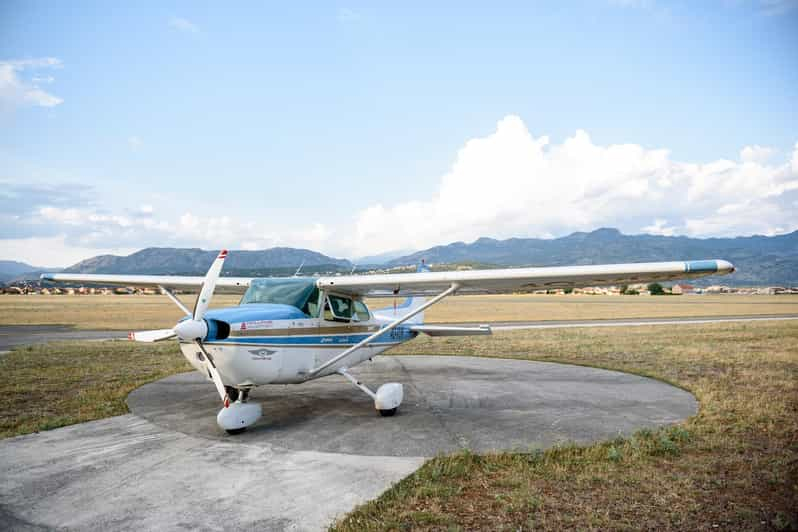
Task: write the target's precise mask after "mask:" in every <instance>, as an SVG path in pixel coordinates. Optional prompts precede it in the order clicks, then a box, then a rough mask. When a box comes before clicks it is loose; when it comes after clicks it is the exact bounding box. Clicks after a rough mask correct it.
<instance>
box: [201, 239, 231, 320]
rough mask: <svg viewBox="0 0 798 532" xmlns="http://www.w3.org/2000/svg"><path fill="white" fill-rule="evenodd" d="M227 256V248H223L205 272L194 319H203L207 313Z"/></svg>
mask: <svg viewBox="0 0 798 532" xmlns="http://www.w3.org/2000/svg"><path fill="white" fill-rule="evenodd" d="M226 258H227V250H226V249H223V250H222V251H220V252H219V256H218V257H216V260H215V261H213V264H211V267H210V268H209V269H208V273H206V274H205V281H203V283H202V288H201V289H200V293H199V295H198V296H197V301H196V302H195V303H194V315H193V317H192V318H193V319H194V320H197V321H198V320H201V319H202V317H203V316H204V315H205V311H206V310H208V306H209V305H210V304H211V298H212V297H213V290H214V289H215V288H216V281H217V280H218V279H219V274H220V273H222V266H223V265H224V259H226Z"/></svg>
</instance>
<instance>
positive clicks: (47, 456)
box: [0, 356, 697, 530]
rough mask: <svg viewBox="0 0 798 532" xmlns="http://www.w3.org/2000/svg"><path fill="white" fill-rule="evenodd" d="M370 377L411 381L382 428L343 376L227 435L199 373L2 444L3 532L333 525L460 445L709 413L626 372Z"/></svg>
mask: <svg viewBox="0 0 798 532" xmlns="http://www.w3.org/2000/svg"><path fill="white" fill-rule="evenodd" d="M355 372H356V373H357V375H358V376H359V377H360V378H361V379H362V380H363V381H364V382H366V383H368V384H371V385H374V386H375V387H376V385H379V384H382V383H383V382H389V381H396V382H402V383H404V384H405V402H404V403H403V404H402V407H401V408H400V412H399V414H397V416H395V417H393V418H381V417H379V416H378V415H377V414H376V413H375V412H374V410H373V406H372V404H371V401H370V399H369V398H368V397H366V396H365V395H363V394H362V392H360V391H358V390H356V389H354V388H352V387H351V385H350V384H349V383H348V382H346V381H345V380H343V378H337V377H329V378H325V379H320V380H318V381H313V382H310V383H306V384H304V385H301V386H273V387H263V388H259V389H257V390H255V391H254V392H253V394H252V400H255V401H259V402H262V403H263V406H264V417H263V418H262V419H261V420H260V421H259V422H258V423H257V424H256V425H255V426H253V427H251V428H250V430H248V431H247V432H246V433H244V434H241V435H238V436H228V435H227V434H226V433H224V432H223V431H221V430H220V429H219V428H218V427H216V423H215V414H216V412H217V411H218V409H219V400H218V396H216V395H215V393H216V392H215V390H214V388H213V385H212V384H210V383H208V382H205V381H204V380H203V378H202V376H201V375H199V374H198V373H188V374H182V375H176V376H173V377H168V378H167V379H163V380H161V381H158V382H156V383H152V384H149V385H146V386H143V387H142V388H139V389H138V390H136V391H134V392H133V393H132V394H131V395H130V397H129V399H128V403H129V406H130V407H131V410H132V412H133V414H131V415H126V416H119V417H115V418H110V419H105V420H100V421H95V422H90V423H84V424H81V425H75V426H71V427H65V428H62V429H57V430H52V431H46V432H42V433H39V434H32V435H28V436H20V437H17V438H10V439H6V440H2V441H0V523H4V524H0V528H3V527H6V528H13V529H23V530H24V529H31V530H36V529H38V527H46V528H53V527H66V528H70V529H80V530H107V529H117V530H119V529H123V530H133V529H135V530H145V529H160V530H168V529H178V528H188V529H198V530H218V529H232V528H235V529H251V530H256V529H257V530H320V529H324V528H326V527H327V526H329V524H330V523H331V522H332V521H333V520H334V519H335V518H336V517H339V516H343V515H345V514H346V513H347V512H349V511H350V510H351V509H352V508H354V507H355V506H356V505H357V504H360V503H362V502H365V501H367V500H370V499H373V498H375V497H377V496H378V495H379V494H380V493H382V492H383V491H384V490H385V489H387V488H388V487H390V485H391V484H393V483H395V482H396V481H398V480H400V479H401V478H403V477H405V476H406V475H408V474H410V473H411V472H413V471H414V470H415V469H416V468H418V467H419V466H420V465H421V464H422V463H423V461H424V458H421V456H433V455H435V454H437V453H439V452H450V451H455V450H457V449H461V448H469V449H472V450H474V451H479V452H485V451H490V450H502V449H512V450H529V449H533V448H544V447H548V446H550V445H553V444H555V443H558V442H564V441H576V442H580V443H587V442H590V441H595V440H602V439H607V438H611V437H614V436H616V435H618V434H629V433H631V432H633V431H634V430H636V429H638V428H642V427H657V426H662V425H667V424H671V423H675V422H678V421H679V420H682V419H684V418H686V417H689V416H690V415H693V414H694V413H695V412H696V408H697V404H696V402H695V399H694V398H693V396H692V395H690V394H689V393H687V392H685V391H683V390H680V389H677V388H674V387H672V386H669V385H667V384H664V383H661V382H659V381H655V380H651V379H645V378H641V377H637V376H634V375H628V374H625V373H618V372H611V371H604V370H596V369H591V368H583V367H579V366H567V365H560V364H549V363H540V362H526V361H513V360H501V359H480V358H468V357H420V356H419V357H378V358H377V359H375V361H374V362H372V363H366V364H364V365H363V366H359V367H357V368H356V369H355Z"/></svg>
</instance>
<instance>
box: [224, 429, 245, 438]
mask: <svg viewBox="0 0 798 532" xmlns="http://www.w3.org/2000/svg"><path fill="white" fill-rule="evenodd" d="M245 430H247V428H246V427H242V428H240V429H227V430H225V432H226V433H228V434H229V435H230V436H235V435H236V434H241V433H242V432H244V431H245Z"/></svg>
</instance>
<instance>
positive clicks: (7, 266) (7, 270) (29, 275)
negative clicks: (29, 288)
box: [0, 260, 60, 283]
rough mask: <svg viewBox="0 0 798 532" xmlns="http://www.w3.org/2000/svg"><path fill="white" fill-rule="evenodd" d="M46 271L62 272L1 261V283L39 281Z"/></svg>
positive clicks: (13, 261) (56, 269)
mask: <svg viewBox="0 0 798 532" xmlns="http://www.w3.org/2000/svg"><path fill="white" fill-rule="evenodd" d="M44 271H50V272H55V271H60V268H42V267H41V266H31V265H30V264H27V263H25V262H17V261H15V260H0V283H8V282H12V281H23V280H30V279H38V277H39V274H40V273H41V272H44Z"/></svg>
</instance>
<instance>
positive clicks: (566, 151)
mask: <svg viewBox="0 0 798 532" xmlns="http://www.w3.org/2000/svg"><path fill="white" fill-rule="evenodd" d="M774 153H775V152H774V150H771V149H770V148H762V147H760V146H750V147H746V148H743V150H742V151H741V152H740V156H739V159H738V160H726V159H719V160H715V161H709V162H681V161H674V160H673V159H672V158H671V156H670V153H669V152H668V150H666V149H647V148H644V147H642V146H639V145H636V144H616V145H609V146H602V145H599V144H596V143H594V142H593V140H592V139H591V138H590V136H589V135H588V133H587V132H585V131H581V130H579V131H577V132H575V133H574V134H573V135H572V136H570V137H569V138H566V139H565V140H564V141H562V142H560V143H555V142H552V141H551V140H550V139H549V138H548V137H546V136H539V137H535V136H534V135H532V134H531V133H530V132H529V130H528V129H527V127H526V125H525V124H524V123H523V121H522V120H521V119H520V118H518V117H517V116H507V117H505V118H504V119H502V120H500V121H499V122H498V124H497V126H496V129H495V131H493V132H492V133H490V134H488V135H486V136H483V137H478V138H473V139H471V140H469V141H468V142H466V143H465V145H464V146H463V147H462V148H461V149H460V151H459V152H458V153H457V156H456V158H455V160H454V162H453V164H452V166H451V168H450V169H449V171H448V172H447V173H446V174H445V175H443V176H441V177H440V178H438V183H437V189H436V191H435V193H434V194H432V195H430V196H429V197H418V198H416V199H414V200H413V201H406V202H401V203H395V204H391V203H388V202H385V201H375V202H374V203H372V204H371V205H365V206H363V207H362V208H361V209H359V210H357V211H355V212H354V214H353V215H352V217H351V218H349V219H339V220H336V222H335V223H334V225H327V224H325V223H320V221H323V220H326V218H325V217H324V215H323V214H320V215H319V217H318V218H316V220H313V219H311V220H308V221H307V223H306V224H305V225H302V226H298V227H297V226H296V225H294V224H293V223H292V222H285V221H281V219H280V218H279V217H277V218H275V217H270V216H258V217H257V218H256V219H254V220H253V219H244V218H242V217H239V216H238V215H236V214H231V215H216V216H209V215H208V213H216V212H218V211H217V210H213V209H209V210H206V209H204V208H203V207H201V206H198V207H196V210H193V211H188V210H179V209H181V207H179V205H189V203H188V202H189V199H186V198H168V197H158V198H154V197H152V196H146V198H147V199H146V200H143V198H144V197H142V198H141V199H137V200H136V199H131V203H130V205H129V206H128V207H122V208H117V209H116V210H113V209H110V210H109V208H108V207H107V205H109V204H111V203H113V202H107V201H103V199H102V194H101V191H96V190H93V189H88V188H86V187H82V188H81V187H80V186H74V185H64V184H61V185H52V186H43V185H36V186H34V185H30V184H27V183H20V184H15V183H3V184H2V186H0V242H10V241H14V242H29V243H31V245H33V243H41V242H47V241H48V240H47V239H53V238H55V239H58V238H60V239H61V240H59V241H58V242H61V243H62V244H63V245H61V247H58V245H55V244H54V247H53V248H52V249H53V253H52V254H51V255H50V256H51V257H53V258H52V260H51V261H49V262H54V263H55V264H59V263H60V264H68V263H70V261H69V260H68V259H66V258H65V259H58V258H57V257H61V255H60V254H61V253H63V256H64V257H73V256H74V254H72V253H71V252H68V251H66V250H67V248H71V247H74V248H75V249H79V250H83V251H84V252H85V254H84V255H83V256H81V257H80V258H86V257H88V256H91V255H95V254H99V253H101V252H106V250H109V249H138V248H142V247H147V246H153V245H158V246H179V247H204V248H205V249H218V248H221V247H226V248H230V249H242V248H243V249H264V248H269V247H274V246H291V247H305V248H309V249H313V250H317V251H321V252H323V253H327V254H329V255H333V256H338V257H342V256H343V257H357V256H361V257H362V256H366V255H375V254H380V253H384V252H391V251H394V250H418V249H424V248H427V247H431V246H434V245H439V244H446V243H449V242H453V241H458V240H463V241H473V240H475V239H476V238H478V237H482V236H489V237H494V238H509V237H541V238H551V237H553V236H562V235H565V234H568V233H571V232H573V231H578V230H582V231H588V230H593V229H595V228H597V227H602V226H603V227H608V226H609V227H617V228H619V229H621V230H622V231H624V232H626V233H640V232H645V233H654V234H660V235H691V236H701V237H706V236H737V235H750V234H755V233H761V234H775V233H783V232H787V231H793V230H796V229H798V215H797V214H796V213H798V209H796V205H798V143H796V144H795V147H794V149H793V151H792V153H791V154H790V155H789V157H787V158H784V157H782V159H783V160H782V161H781V162H771V160H772V159H775V158H776V156H775V155H773V154H774ZM150 201H152V202H154V203H155V205H152V204H150V203H149V202H150ZM181 201H182V202H183V203H181ZM175 205H178V207H177V209H178V210H176V209H175V207H174V206H175ZM192 205H193V203H192ZM164 206H168V208H164ZM159 207H160V208H159ZM37 245H38V244H37ZM22 249H24V247H20V246H19V245H16V244H15V245H14V246H13V247H9V246H6V247H0V258H11V256H10V255H11V252H12V251H14V252H15V253H16V250H22ZM86 250H89V251H86ZM2 253H5V256H3V255H2ZM31 253H33V252H31ZM71 262H74V261H71Z"/></svg>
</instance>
